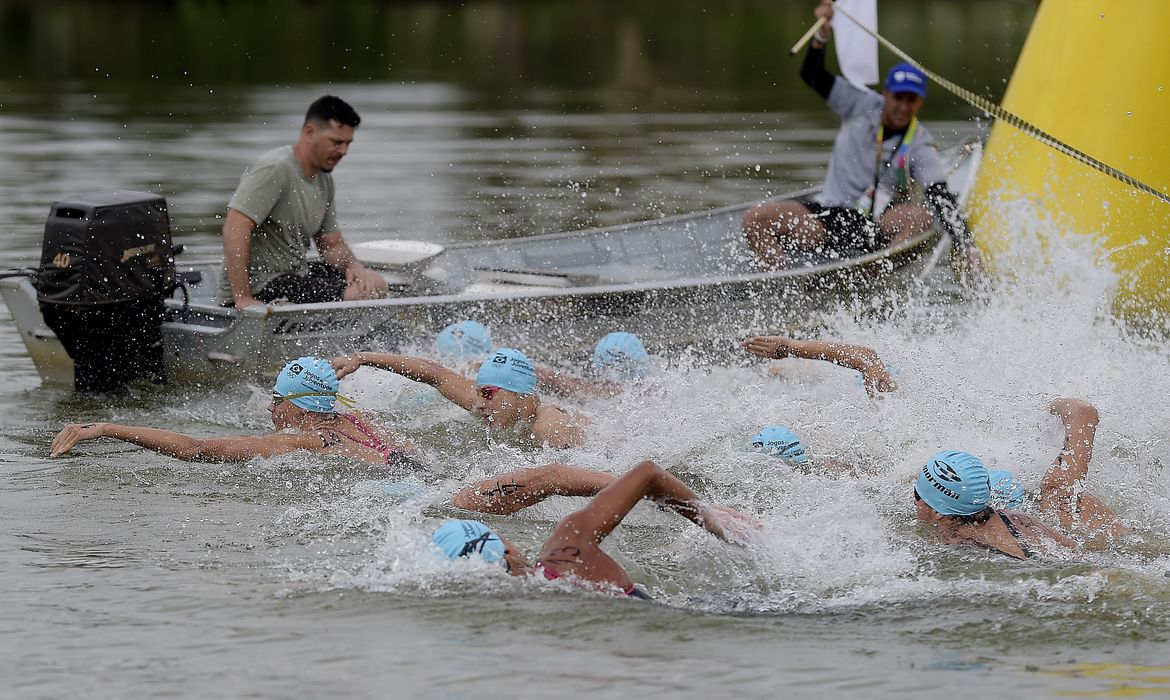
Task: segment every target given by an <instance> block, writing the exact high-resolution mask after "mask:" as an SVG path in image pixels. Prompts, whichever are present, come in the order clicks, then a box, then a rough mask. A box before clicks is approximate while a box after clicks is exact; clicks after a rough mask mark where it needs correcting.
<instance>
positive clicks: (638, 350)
mask: <svg viewBox="0 0 1170 700" xmlns="http://www.w3.org/2000/svg"><path fill="white" fill-rule="evenodd" d="M593 366H594V367H595V368H597V370H598V371H599V372H600V373H601V374H603V375H608V376H611V377H618V378H620V379H623V380H625V381H631V380H634V379H640V378H641V377H645V376H646V373H647V372H649V371H650V355H649V354H647V352H646V346H645V345H643V344H642V341H641V339H640V338H638V336H636V335H634V334H633V333H627V332H625V331H615V332H613V333H610V334H609V335H607V336H605V337H604V338H602V339H601V340H599V341H597V346H596V347H595V348H593Z"/></svg>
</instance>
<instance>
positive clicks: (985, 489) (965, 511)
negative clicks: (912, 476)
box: [914, 450, 991, 515]
mask: <svg viewBox="0 0 1170 700" xmlns="http://www.w3.org/2000/svg"><path fill="white" fill-rule="evenodd" d="M914 490H915V491H917V492H918V496H919V497H920V498H921V499H922V500H923V501H925V502H926V505H928V506H930V507H931V509H933V510H934V511H935V512H937V513H941V514H942V515H974V514H976V513H978V512H979V511H981V510H983V509H984V508H986V507H987V502H988V499H989V498H990V496H991V484H990V482H989V481H988V478H987V467H985V466H983V462H981V461H980V460H979V458H978V457H976V456H975V455H973V454H970V453H968V452H958V451H955V450H945V451H943V452H939V453H938V454H936V455H935V456H934V457H931V458H930V461H929V462H927V463H926V465H925V466H923V467H922V471H920V472H918V482H917V483H916V484H915V486H914Z"/></svg>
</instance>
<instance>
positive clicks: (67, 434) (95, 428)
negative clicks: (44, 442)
mask: <svg viewBox="0 0 1170 700" xmlns="http://www.w3.org/2000/svg"><path fill="white" fill-rule="evenodd" d="M104 427H105V423H85V424H84V425H83V424H79V423H70V424H69V425H67V426H65V427H64V428H62V429H61V432H59V433H57V437H55V438H53V444H52V445H50V446H49V457H51V458H52V457H60V456H61V455H63V454H65V453H66V452H68V451H69V450H71V449H73V446H74V445H76V444H77V443H79V442H85V441H86V440H96V439H98V438H100V437H105V433H104V432H102V429H103V428H104Z"/></svg>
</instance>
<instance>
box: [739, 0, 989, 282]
mask: <svg viewBox="0 0 1170 700" xmlns="http://www.w3.org/2000/svg"><path fill="white" fill-rule="evenodd" d="M815 14H816V16H817V18H818V19H819V18H825V19H827V20H831V18H832V16H833V3H832V2H829V1H828V0H824V1H823V2H822V3H821V4H820V5H819V6H818V7H817V9H816V12H815ZM829 32H830V24H829V23H828V22H826V23H825V25H824V26H823V27H822V28H821V29H820V30H819V31H818V33H817V34H816V35H815V36H814V37H813V40H812V42H811V44H810V47H809V51H808V54H807V56H806V57H805V61H804V65H803V67H802V68H801V72H800V74H801V77H802V78H804V81H805V82H806V83H808V85H809V86H810V87H812V88H813V90H815V91H816V92H817V93H819V94H820V95H821V97H823V98H824V99H825V100H826V102H827V104H828V106H829V108H830V109H832V110H833V111H834V112H836V113H837V114H838V115H840V117H841V119H842V124H841V129H840V131H839V133H838V134H837V139H836V141H835V143H834V144H833V152H832V155H831V156H830V159H829V171H828V175H827V176H826V178H825V183H824V185H823V186H822V187H821V190H820V191H819V192H818V193H816V194H814V195H811V196H809V197H806V198H802V199H787V200H780V201H766V202H762V203H760V204H758V205H756V206H755V207H753V208H752V209H750V210H749V211H748V212H747V213H746V214H745V215H744V218H743V229H744V234H745V235H746V237H747V243H748V246H749V247H750V248H751V250H752V252H753V253H755V255H756V257H757V258H758V260H759V261H760V263H761V264H762V265H764V266H765V267H767V268H770V269H775V268H783V267H785V266H786V265H787V264H788V262H789V260H790V259H792V258H794V257H801V256H806V255H808V254H810V253H823V254H828V255H830V256H837V257H844V256H851V255H859V254H862V253H868V252H872V251H875V250H878V249H880V248H884V247H886V246H889V245H896V244H898V243H901V242H903V241H905V240H908V239H910V238H912V237H914V236H916V235H918V234H920V233H922V232H924V231H926V230H927V229H929V228H930V227H931V225H932V223H933V221H934V220H937V221H938V223H939V225H940V226H941V227H943V228H944V229H945V230H946V231H947V232H949V233H950V234H951V236H952V239H953V240H954V243H955V246H956V250H958V251H959V252H960V253H961V254H962V255H961V256H960V259H961V261H962V262H963V263H964V264H965V265H967V266H968V267H969V268H970V271H971V272H972V273H978V272H979V268H977V267H975V266H977V265H979V258H978V252H977V251H976V250H975V248H974V247H973V246H972V244H971V236H970V232H969V230H968V228H967V223H966V221H965V220H964V218H963V215H962V213H961V211H960V210H959V206H958V203H957V200H956V198H955V195H954V194H953V193H951V192H950V190H948V188H947V182H946V177H947V173H946V171H945V169H944V168H943V165H942V162H941V160H940V159H939V155H938V152H937V151H936V150H935V146H934V140H933V139H932V138H931V136H930V132H929V131H928V130H927V129H926V127H924V126H922V125H921V124H919V122H918V111H919V110H920V109H921V108H922V105H923V103H924V101H925V99H926V76H925V75H924V74H923V73H922V71H920V70H918V69H917V68H915V67H914V66H912V65H910V64H908V63H899V64H898V65H896V66H894V67H893V69H891V70H890V72H889V74H888V75H887V76H886V80H885V90H884V91H883V92H882V94H880V95H879V94H877V93H876V92H874V91H872V90H869V89H866V88H861V87H857V86H855V85H853V84H852V83H850V82H849V81H848V80H846V79H845V78H844V77H843V76H838V75H834V74H832V73H830V72H829V71H828V70H826V69H825V46H826V44H827V42H828V41H829ZM932 212H933V217H932Z"/></svg>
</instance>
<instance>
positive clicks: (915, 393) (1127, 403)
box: [302, 212, 1170, 612]
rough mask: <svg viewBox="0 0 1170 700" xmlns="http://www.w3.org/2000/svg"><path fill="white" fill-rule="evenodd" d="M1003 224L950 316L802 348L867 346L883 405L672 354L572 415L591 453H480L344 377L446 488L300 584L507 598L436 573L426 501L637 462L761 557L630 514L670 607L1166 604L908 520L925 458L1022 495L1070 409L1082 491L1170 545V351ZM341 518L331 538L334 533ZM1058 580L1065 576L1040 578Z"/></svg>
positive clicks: (443, 418) (435, 508) (831, 375)
mask: <svg viewBox="0 0 1170 700" xmlns="http://www.w3.org/2000/svg"><path fill="white" fill-rule="evenodd" d="M1012 220H1014V221H1019V222H1022V223H1021V224H1020V226H1019V227H1018V230H1017V231H1016V232H1015V235H1014V237H1013V241H1012V243H1011V245H1010V247H1009V249H1008V250H1007V252H1006V253H1005V254H1003V255H1001V256H999V257H998V258H997V260H996V264H997V267H998V268H999V269H1000V270H1001V271H1003V272H1005V273H1008V274H1005V275H1004V276H1003V278H1002V279H1001V281H1000V283H999V285H998V287H997V288H996V289H995V290H994V291H993V292H990V293H988V294H987V295H986V296H985V297H983V298H980V299H977V300H972V301H965V302H962V303H959V304H948V303H944V302H940V301H939V295H934V296H925V297H923V298H918V299H910V300H905V299H902V300H900V301H897V302H892V303H890V304H887V305H884V306H883V305H877V306H878V307H879V308H881V309H883V310H881V311H878V312H874V311H872V310H866V311H865V312H864V313H860V314H854V313H851V312H847V311H841V312H838V313H836V314H832V315H829V316H827V317H826V327H825V328H823V329H821V330H819V331H818V332H817V333H816V337H823V338H838V339H843V340H848V341H851V342H857V343H861V344H864V345H869V346H871V347H873V348H875V349H876V350H877V351H878V352H879V354H880V355H881V356H882V358H883V360H885V361H886V362H887V363H888V364H890V365H891V366H893V367H894V368H895V370H896V374H897V379H898V382H899V385H900V388H899V390H898V391H897V392H896V393H892V394H888V395H883V396H882V397H881V398H880V399H878V400H871V399H869V398H868V397H867V396H866V395H865V393H864V391H863V390H862V388H861V387H859V386H858V384H857V382H856V381H855V377H856V374H855V373H854V372H852V371H850V370H847V369H844V368H838V367H835V366H831V365H822V364H819V363H816V364H810V363H807V362H806V363H794V362H789V361H784V362H782V363H780V365H779V366H780V367H781V370H782V373H781V376H775V375H773V374H771V373H769V371H768V363H767V362H765V361H763V360H755V359H751V358H749V359H745V360H744V361H743V362H742V363H741V364H739V365H736V366H713V365H710V364H707V363H704V362H703V361H701V360H696V359H695V358H694V357H689V356H684V357H682V358H681V359H680V358H678V357H675V358H671V360H672V362H671V363H670V365H669V366H668V365H666V364H665V363H660V364H659V365H658V367H657V368H656V370H655V372H654V374H653V376H652V377H651V379H650V380H649V381H648V382H646V383H645V384H644V385H642V386H640V387H637V388H634V389H632V390H630V391H628V392H626V393H625V394H623V395H620V396H618V397H615V398H613V399H610V400H604V401H594V402H591V403H589V404H588V405H586V406H584V407H582V408H581V409H580V410H583V411H584V412H586V413H587V414H588V415H590V416H591V418H592V420H593V423H592V426H591V428H590V433H591V439H590V441H589V442H588V443H587V444H586V445H584V446H582V447H579V448H576V449H572V450H568V451H564V452H559V451H554V450H547V449H537V450H532V449H526V448H521V447H517V446H515V445H512V444H509V443H508V441H507V440H506V439H500V438H498V437H492V436H488V435H487V434H486V433H485V431H484V430H483V427H482V425H480V424H478V423H477V422H476V421H475V420H474V419H473V418H471V417H470V416H467V415H466V414H465V413H464V412H462V411H460V410H459V409H458V408H455V407H453V406H450V405H447V404H445V403H442V402H434V401H420V400H418V399H417V397H416V396H415V395H414V392H417V389H414V388H412V387H411V386H410V383H409V382H405V381H404V380H402V379H400V378H394V377H390V376H389V375H388V373H376V374H377V376H374V374H371V373H370V372H367V371H363V372H361V373H358V374H357V375H355V376H354V377H353V378H352V379H347V380H346V387H345V391H346V392H348V393H350V394H351V395H353V396H355V397H357V398H358V399H359V402H360V403H362V404H363V405H364V406H368V407H373V408H374V409H375V410H379V411H386V412H388V414H389V415H393V416H400V417H402V420H401V421H400V422H399V423H397V424H395V427H397V428H399V429H401V430H402V431H403V432H405V433H407V434H408V435H410V436H411V437H416V434H421V437H418V439H419V440H420V441H422V442H427V439H428V438H427V437H426V435H431V436H432V438H433V437H434V436H435V435H438V436H439V437H440V438H442V439H443V440H446V439H447V438H451V439H452V442H451V444H452V445H454V446H453V447H452V446H450V445H443V444H437V443H436V442H434V441H432V442H431V443H430V445H431V446H432V447H433V448H434V450H435V452H436V454H435V457H436V459H438V460H440V461H441V462H442V464H441V465H439V466H440V468H441V471H442V473H443V475H444V477H445V479H446V480H445V481H444V482H442V483H441V484H439V485H432V486H431V489H432V491H431V492H428V494H430V493H433V494H434V496H433V497H431V496H430V495H428V497H426V498H421V499H408V500H406V501H404V502H399V503H394V504H387V503H385V502H384V501H383V502H378V501H377V500H369V499H366V500H359V502H361V503H364V504H365V506H366V507H369V508H372V509H374V511H375V512H376V513H377V514H378V515H377V518H378V519H379V522H380V523H381V525H380V526H379V528H377V533H378V534H377V537H380V538H381V540H380V541H379V542H378V545H377V546H376V547H374V548H373V549H372V550H371V551H370V552H369V557H368V558H367V559H366V560H364V561H363V562H362V563H360V564H357V565H355V564H353V562H349V563H347V564H346V565H340V564H339V565H337V566H331V565H330V564H329V563H328V562H323V563H321V565H320V566H321V570H322V571H324V572H326V575H325V576H324V578H323V579H322V578H321V577H320V576H314V575H313V574H312V572H308V571H306V572H302V573H303V578H304V579H305V580H307V581H312V580H316V581H317V582H318V583H319V584H322V585H325V586H327V587H336V586H340V587H347V586H348V587H355V588H362V589H371V590H406V589H409V590H416V591H422V592H424V594H429V593H426V592H430V593H434V594H444V593H443V592H450V591H452V590H463V587H465V586H467V585H472V586H475V587H482V588H485V589H488V590H505V589H509V590H510V586H513V585H517V584H510V583H508V582H507V581H506V577H503V576H501V575H500V573H499V572H498V571H496V570H495V569H494V568H491V567H489V568H486V569H485V568H484V566H479V565H477V564H475V563H464V562H458V563H455V564H450V563H448V562H444V561H439V560H438V558H437V557H435V556H434V554H433V553H432V552H431V551H430V547H429V534H430V532H431V531H432V530H433V528H434V527H435V526H436V525H437V524H438V522H440V521H441V519H442V518H443V517H447V516H449V515H451V514H452V512H451V509H449V508H447V507H445V506H443V502H444V499H445V498H446V495H447V494H449V493H450V492H451V491H452V490H453V489H454V488H455V486H456V485H457V484H459V483H465V482H467V481H470V480H473V479H477V478H482V477H484V476H488V475H490V474H493V473H500V472H502V471H506V470H511V469H516V468H522V467H526V466H531V465H533V464H539V463H542V462H548V461H567V462H570V463H574V464H578V465H580V466H585V467H592V468H596V469H602V470H606V471H611V472H614V473H622V472H624V471H625V470H627V469H628V468H630V467H631V466H632V465H634V464H636V463H637V462H638V461H640V460H642V459H647V458H651V459H654V460H655V461H657V462H658V463H659V464H661V465H662V466H663V467H665V468H667V469H670V470H671V471H672V472H674V473H676V474H677V475H679V476H680V478H683V479H684V480H685V481H687V482H688V483H689V484H691V485H692V486H693V487H694V488H695V489H696V491H698V492H699V493H700V494H701V495H703V496H704V497H707V498H710V499H712V500H716V501H719V502H722V503H725V504H728V505H730V506H732V507H736V508H739V509H742V510H744V511H746V512H749V513H752V514H754V515H756V516H758V517H760V518H761V519H762V520H763V521H764V523H765V527H764V530H763V532H762V533H761V535H760V538H759V542H756V543H754V544H751V545H749V546H748V547H745V548H737V547H732V546H729V545H726V544H724V543H721V542H718V541H716V540H714V538H712V537H710V536H709V535H708V534H706V533H705V532H703V531H701V530H700V529H698V528H695V527H694V526H693V525H691V524H690V523H687V522H685V521H684V520H682V519H681V518H679V517H677V516H675V515H673V514H670V513H663V512H658V511H656V510H655V509H653V508H651V507H649V506H639V507H638V508H637V509H636V510H635V512H634V513H632V514H631V515H630V516H629V517H628V518H627V520H626V521H625V523H623V525H622V526H621V527H620V528H619V529H618V531H617V532H616V533H615V534H614V535H613V536H612V537H611V539H610V540H609V541H608V543H607V550H608V551H611V552H613V553H614V554H615V556H616V557H617V558H618V559H619V561H621V562H622V563H623V564H625V565H626V566H627V567H629V568H630V570H631V573H633V574H634V575H635V578H636V579H637V580H639V581H644V582H645V583H646V584H647V585H648V587H649V588H650V589H651V591H652V593H654V594H655V595H656V596H658V597H659V598H660V599H662V600H664V601H665V602H667V603H677V604H680V605H687V606H691V607H701V608H710V609H715V610H735V611H746V612H751V611H755V612H808V611H812V612H816V611H832V610H848V609H853V608H856V607H861V606H868V605H876V604H883V603H891V602H899V601H903V602H904V601H916V600H933V599H938V598H939V597H940V596H943V597H946V596H958V597H961V598H966V599H970V598H979V597H983V596H996V597H1000V598H1002V597H1005V596H1006V597H1007V598H1008V599H1009V600H1015V601H1016V602H1017V604H1029V603H1033V602H1037V601H1050V602H1051V601H1068V602H1078V601H1080V602H1083V601H1091V600H1093V599H1095V598H1096V597H1098V596H1102V595H1106V596H1107V595H1118V594H1119V593H1118V592H1119V591H1120V592H1122V593H1120V594H1123V595H1133V596H1138V597H1141V598H1155V599H1164V598H1166V597H1170V594H1168V593H1167V590H1168V587H1170V579H1165V578H1164V577H1161V578H1159V572H1163V571H1165V570H1166V569H1167V568H1170V566H1168V560H1167V558H1166V556H1165V555H1161V556H1155V557H1154V558H1152V559H1139V558H1135V557H1132V556H1128V555H1122V554H1105V555H1093V556H1091V557H1090V558H1089V561H1090V563H1091V564H1092V565H1093V566H1100V567H1106V568H1108V569H1110V570H1113V571H1114V573H1112V574H1107V573H1101V572H1100V571H1093V570H1089V571H1085V570H1083V568H1080V569H1075V570H1070V569H1067V567H1068V565H1067V564H1059V563H1052V564H1040V565H1034V564H1027V565H1019V564H1017V563H1014V562H1010V561H1008V560H1005V559H1003V558H1002V557H998V556H995V555H990V554H986V553H981V552H975V551H959V550H954V549H953V548H947V547H942V546H941V545H938V544H936V543H935V542H933V541H932V540H931V539H930V537H929V533H924V532H923V531H922V530H921V529H920V528H919V526H918V525H917V524H916V522H915V519H914V510H913V500H912V497H911V481H912V479H913V478H914V476H915V474H916V473H917V471H918V469H919V468H920V467H921V465H922V464H923V463H924V462H925V461H926V460H927V459H928V458H929V457H930V456H931V455H932V454H934V453H935V452H937V451H939V450H942V449H961V450H966V451H969V452H972V453H974V454H976V455H978V456H980V457H981V458H982V459H983V460H984V461H985V462H986V463H987V465H988V466H989V467H993V468H996V467H997V468H1005V469H1009V470H1011V471H1013V472H1014V473H1015V474H1016V475H1017V476H1018V477H1019V478H1020V479H1021V480H1022V481H1023V483H1024V484H1025V486H1027V487H1028V488H1029V490H1035V489H1036V488H1037V486H1038V483H1039V480H1040V478H1041V476H1042V474H1043V473H1044V471H1045V470H1046V469H1047V467H1048V466H1049V464H1050V463H1051V461H1052V459H1053V458H1054V457H1055V456H1056V454H1057V452H1058V451H1059V449H1060V447H1061V437H1062V431H1061V428H1060V426H1059V423H1058V421H1057V419H1056V417H1054V416H1052V415H1051V414H1050V413H1049V412H1048V403H1049V402H1050V401H1051V400H1052V399H1053V398H1055V397H1058V396H1076V397H1082V398H1085V399H1088V400H1089V401H1091V402H1092V403H1093V404H1094V405H1096V406H1097V407H1098V409H1099V410H1100V413H1101V423H1100V427H1099V428H1098V431H1097V442H1096V452H1095V457H1094V459H1093V462H1092V466H1091V469H1090V475H1089V479H1088V487H1089V488H1090V489H1091V490H1093V491H1094V492H1097V493H1099V494H1100V495H1102V497H1103V498H1104V499H1105V500H1106V502H1107V503H1110V504H1111V505H1113V506H1115V507H1116V509H1117V510H1118V511H1119V512H1120V513H1121V514H1122V515H1123V516H1124V517H1126V518H1129V519H1131V520H1133V521H1135V523H1136V526H1137V528H1138V529H1140V530H1153V531H1154V532H1155V538H1161V540H1162V541H1163V542H1164V541H1165V539H1166V538H1165V537H1164V536H1163V535H1162V533H1163V532H1164V531H1165V530H1166V529H1167V528H1168V526H1170V477H1168V475H1167V474H1165V465H1166V464H1167V463H1168V462H1170V455H1168V454H1167V452H1168V450H1167V444H1168V443H1167V440H1168V438H1170V429H1168V428H1167V424H1166V421H1165V417H1166V416H1167V415H1170V411H1168V410H1167V409H1168V406H1167V402H1168V399H1167V397H1170V372H1168V371H1167V368H1168V367H1170V352H1168V351H1167V348H1166V347H1165V346H1164V345H1162V344H1160V343H1158V342H1155V341H1151V340H1149V339H1146V338H1143V337H1142V336H1140V335H1138V334H1135V333H1134V332H1132V331H1131V330H1129V329H1127V328H1126V327H1125V326H1124V325H1122V324H1120V323H1118V322H1117V321H1115V320H1114V319H1113V318H1112V316H1111V315H1110V308H1111V307H1110V305H1111V298H1112V295H1113V293H1114V291H1115V289H1116V288H1117V285H1118V276H1117V275H1116V274H1115V273H1114V272H1113V271H1111V270H1110V269H1109V268H1108V267H1107V266H1106V265H1104V264H1103V263H1102V260H1103V258H1102V256H1101V255H1100V254H1099V252H1098V251H1097V249H1096V248H1095V247H1094V245H1093V242H1092V241H1091V239H1089V238H1084V237H1073V236H1070V237H1064V236H1061V235H1059V234H1058V232H1057V227H1056V226H1054V225H1053V224H1051V223H1048V222H1045V221H1043V220H1042V219H1041V218H1039V217H1036V216H1035V215H1033V214H1032V213H1030V212H1022V213H1020V214H1019V215H1016V216H1014V218H1013V219H1012ZM760 330H761V331H766V330H767V329H760ZM738 340H739V339H738V338H728V343H729V344H734V343H735V342H737V341H738ZM659 360H661V358H659ZM425 391H430V390H429V389H427V390H425ZM552 401H553V402H554V403H558V402H557V401H555V400H552ZM559 403H562V404H563V405H567V406H569V407H570V408H573V409H574V410H576V409H577V407H576V406H574V405H572V404H571V403H570V402H564V401H562V402H559ZM407 404H409V405H407ZM770 424H785V425H788V426H789V427H791V428H792V429H794V430H795V431H796V432H797V434H799V435H800V436H801V438H802V440H803V441H804V443H805V446H806V449H807V450H808V451H809V453H810V454H811V455H812V456H813V457H814V461H815V460H816V459H818V458H825V457H833V458H836V459H839V460H842V461H845V462H850V463H856V464H864V465H869V466H871V467H872V468H873V469H874V470H875V471H876V473H875V474H874V475H873V476H870V477H866V478H865V479H863V480H858V479H851V478H846V477H842V478H830V477H828V476H824V475H817V474H804V473H801V472H799V471H796V470H794V469H792V468H789V467H787V466H784V465H783V464H781V463H780V462H779V461H777V460H775V459H771V458H769V457H766V456H763V455H759V454H754V453H752V452H751V451H750V447H749V440H750V437H751V436H752V435H753V434H755V433H756V432H757V431H758V430H759V429H760V428H761V427H763V426H765V425H770ZM463 431H466V433H467V434H469V435H471V436H472V437H470V438H467V437H463V436H462V432H463ZM456 436H458V437H456ZM580 504H581V501H580V500H573V499H552V500H550V501H549V502H546V503H544V504H541V505H539V506H537V507H535V508H532V509H529V511H526V512H525V513H522V514H520V515H519V516H515V517H512V518H494V519H491V523H492V526H493V527H498V528H499V529H500V530H501V532H504V533H505V535H506V536H508V537H510V538H514V539H515V540H516V541H517V544H518V545H519V546H521V547H522V548H524V549H525V550H526V551H528V552H529V553H534V552H535V551H536V550H537V549H539V545H540V543H541V541H542V540H541V537H542V536H544V535H547V533H548V532H549V530H550V529H551V525H552V523H553V522H555V521H556V520H557V519H558V518H559V517H562V516H563V515H564V514H566V513H568V512H570V511H571V510H572V509H573V508H575V507H579V505H580ZM461 515H462V514H461ZM317 517H326V516H325V515H324V514H321V515H319V516H317ZM334 517H335V518H336V516H334ZM346 517H348V516H345V517H341V518H340V519H338V520H337V521H336V522H332V521H331V522H332V524H334V525H337V526H344V525H345V523H344V522H341V521H343V520H345V518H346ZM355 517H359V519H360V517H364V516H355ZM1021 566H1023V567H1024V568H1020V567H1021ZM1077 566H1080V567H1084V566H1085V565H1084V564H1080V565H1077ZM1052 567H1056V569H1053V568H1052ZM1054 570H1055V571H1064V572H1065V574H1066V575H1060V576H1053V575H1051V574H1052V572H1053V571H1054ZM1117 571H1120V572H1122V573H1116V572H1117ZM437 580H441V581H442V583H436V581H437ZM519 585H523V584H519Z"/></svg>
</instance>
